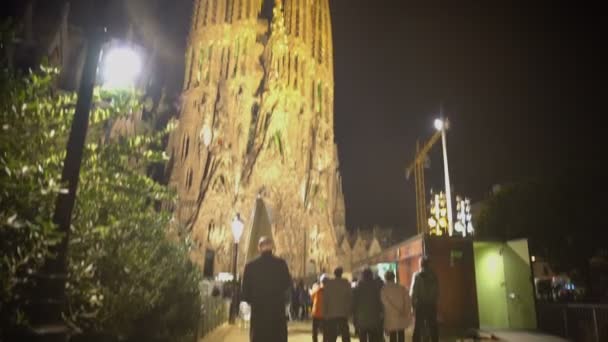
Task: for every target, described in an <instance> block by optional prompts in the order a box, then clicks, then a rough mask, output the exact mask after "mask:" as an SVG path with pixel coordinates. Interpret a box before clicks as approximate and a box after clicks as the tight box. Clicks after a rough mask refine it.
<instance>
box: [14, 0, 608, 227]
mask: <svg viewBox="0 0 608 342" xmlns="http://www.w3.org/2000/svg"><path fill="white" fill-rule="evenodd" d="M13 2H14V1H13ZM89 2H90V0H80V1H75V6H74V8H75V11H74V13H76V14H79V13H82V12H83V10H82V8H85V7H87V6H86V4H87V3H89ZM114 2H115V4H116V5H115V6H114V8H113V9H112V11H111V14H112V17H114V21H115V22H122V23H123V25H122V26H124V22H127V21H131V22H133V23H134V25H135V26H136V28H138V27H144V26H145V27H147V28H148V29H147V30H144V31H150V29H151V30H152V31H154V32H156V33H155V35H160V36H161V37H162V38H161V40H162V42H163V49H162V50H163V53H164V56H165V57H164V58H166V59H167V60H170V61H173V62H174V63H175V64H177V67H176V68H175V70H178V71H177V72H171V74H172V75H173V74H175V75H176V76H175V78H176V79H177V80H176V81H175V84H180V81H179V79H180V78H181V77H182V75H181V74H180V73H179V71H180V70H182V68H183V67H182V66H181V63H183V61H182V59H183V57H182V56H183V48H184V46H185V44H184V43H185V34H186V32H187V28H188V21H189V17H190V13H189V11H190V3H191V2H190V1H189V0H155V1H142V0H131V1H127V2H126V3H127V4H128V5H124V4H123V2H122V1H116V0H115V1H114ZM330 2H331V8H332V19H333V34H334V55H335V61H334V62H335V83H336V84H335V86H336V87H335V96H336V99H335V123H336V127H335V131H336V141H337V143H338V148H339V155H340V162H341V172H342V175H343V185H344V192H345V196H346V207H347V226H348V227H349V228H356V227H365V226H371V225H373V224H381V225H385V226H397V227H399V228H400V230H401V232H402V234H403V235H409V234H411V233H413V232H414V231H415V226H414V225H415V199H414V187H413V180H410V181H406V179H405V177H404V168H405V166H406V164H407V163H408V162H409V161H410V160H411V159H412V158H413V154H414V148H415V141H416V139H422V140H426V139H428V138H429V137H430V136H431V135H432V134H433V126H432V124H433V119H434V118H435V117H436V116H437V113H438V111H439V108H440V105H441V104H442V105H443V109H444V114H445V115H447V116H448V117H449V118H450V119H451V123H452V127H451V130H450V131H449V133H448V151H449V159H450V171H451V179H452V183H453V187H454V191H455V192H456V193H458V194H464V195H467V196H470V197H472V199H473V200H474V201H476V200H480V199H483V198H484V197H485V196H486V194H487V193H488V191H489V190H490V188H491V186H492V185H493V184H498V183H505V182H511V181H517V180H524V179H529V178H538V177H540V178H542V177H552V176H553V175H557V174H567V175H572V182H576V181H577V179H580V178H579V177H580V176H583V177H584V178H585V179H586V180H587V181H590V182H591V183H593V182H594V181H597V183H599V182H600V178H599V175H600V174H602V173H603V172H601V168H600V167H601V165H600V164H599V163H600V160H601V161H603V160H604V159H605V157H604V154H605V153H603V152H601V149H600V146H601V143H600V139H601V138H602V136H601V134H602V132H601V130H602V127H603V125H604V124H603V123H600V122H599V120H600V119H603V117H604V116H605V115H604V110H603V104H604V102H605V101H604V97H606V95H607V94H606V90H607V87H606V85H605V83H604V78H605V76H606V73H605V71H606V68H605V65H604V64H605V61H606V60H607V59H606V55H605V54H603V53H601V52H600V51H601V47H602V45H605V41H606V39H605V36H602V35H601V32H602V31H603V30H602V29H603V26H605V25H604V24H603V23H604V22H605V18H602V17H601V16H600V15H601V13H604V12H602V11H600V10H599V8H591V7H580V6H579V7H573V6H572V5H569V6H567V5H560V4H557V2H546V5H545V4H542V3H541V2H534V3H535V5H534V6H530V5H526V6H519V5H516V4H515V3H516V2H513V1H491V2H489V1H485V2H482V1H476V2H475V1H468V0H467V1H453V0H452V1H449V0H446V1H432V2H428V1H427V2H424V4H425V6H420V5H419V4H417V3H414V2H412V1H404V0H401V1H381V0H376V1H369V0H330ZM151 3H156V5H154V6H157V7H153V8H151V7H152V6H151V5H150V4H151ZM526 3H529V2H526ZM142 4H148V5H143V6H142ZM135 14H137V15H135ZM75 20H77V18H76V19H75ZM119 26H120V25H119ZM167 70H170V69H167ZM440 153H441V149H440V146H439V145H437V146H436V147H435V149H434V150H433V153H432V154H431V169H429V170H428V171H427V174H426V178H427V187H428V188H430V187H433V188H434V189H440V188H443V178H442V172H443V166H442V160H441V154H440ZM598 171H599V172H598Z"/></svg>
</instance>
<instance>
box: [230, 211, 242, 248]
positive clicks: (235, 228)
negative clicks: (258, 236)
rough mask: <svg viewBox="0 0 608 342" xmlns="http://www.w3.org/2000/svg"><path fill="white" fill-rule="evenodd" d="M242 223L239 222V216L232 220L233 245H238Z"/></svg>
mask: <svg viewBox="0 0 608 342" xmlns="http://www.w3.org/2000/svg"><path fill="white" fill-rule="evenodd" d="M243 227H244V224H243V221H241V216H240V215H239V214H236V216H235V217H234V220H232V237H233V238H234V243H239V241H240V240H241V236H243Z"/></svg>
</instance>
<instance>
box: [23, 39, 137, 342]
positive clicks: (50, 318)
mask: <svg viewBox="0 0 608 342" xmlns="http://www.w3.org/2000/svg"><path fill="white" fill-rule="evenodd" d="M104 36H105V33H104V30H101V29H99V30H96V31H94V33H93V34H92V39H91V40H90V41H89V42H88V43H87V50H86V59H85V63H84V67H83V71H82V77H81V80H80V86H79V89H78V99H77V102H76V109H75V113H74V119H73V121H72V126H71V128H70V135H69V138H68V142H67V146H66V156H65V160H64V163H63V171H62V174H61V181H62V183H63V184H66V185H67V191H66V192H62V193H59V195H58V196H57V200H56V204H55V212H54V215H53V222H54V223H55V224H56V225H57V229H58V231H59V232H61V233H62V234H63V235H62V238H61V241H60V242H59V243H58V244H57V245H55V246H54V247H53V250H52V251H53V252H54V253H55V254H56V257H55V258H51V259H49V260H47V262H46V264H45V266H44V268H43V270H42V272H41V273H40V274H38V275H35V276H37V277H39V278H41V281H40V288H41V291H40V294H41V297H42V298H43V299H42V300H41V302H40V304H39V306H40V310H37V311H38V312H39V313H38V315H39V316H37V315H35V316H34V319H33V320H34V322H33V324H32V325H33V330H34V333H35V334H36V335H39V336H42V339H43V340H45V341H55V340H56V339H57V338H58V339H59V340H62V339H65V336H67V330H66V329H63V328H59V327H63V326H64V324H63V323H62V322H63V318H62V312H63V306H64V303H65V285H66V281H67V272H68V269H67V255H68V245H69V238H70V225H71V223H72V211H73V209H74V204H75V201H76V191H77V189H78V178H79V175H80V166H81V164H82V155H83V151H84V146H85V141H86V136H87V130H88V126H89V115H90V112H91V107H92V101H93V88H94V87H95V83H96V76H97V69H98V66H99V61H100V56H101V55H102V46H103V44H104V41H105V37H104ZM124 49H127V48H126V47H125V48H124ZM123 51H127V50H123ZM103 55H104V58H102V60H103V63H102V64H103V65H102V68H103V70H104V72H103V76H104V77H103V78H104V83H105V84H109V83H114V86H113V87H114V88H118V87H121V86H123V85H125V84H126V83H128V82H134V79H135V77H136V76H137V75H138V73H139V71H140V68H135V65H133V64H131V65H129V66H128V67H129V68H130V69H131V70H130V72H125V63H131V62H133V61H134V60H135V59H138V58H139V57H138V56H137V54H136V53H135V52H132V54H131V57H130V58H125V54H124V53H122V54H121V53H118V54H116V53H114V51H113V50H110V51H109V52H108V53H107V54H103ZM134 56H135V57H134ZM136 63H137V62H136ZM118 78H121V81H120V82H115V81H117V79H118Z"/></svg>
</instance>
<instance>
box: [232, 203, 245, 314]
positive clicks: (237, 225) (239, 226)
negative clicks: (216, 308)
mask: <svg viewBox="0 0 608 342" xmlns="http://www.w3.org/2000/svg"><path fill="white" fill-rule="evenodd" d="M231 226H232V237H233V238H234V248H233V253H232V254H233V259H232V275H233V277H234V278H233V285H234V286H233V289H232V303H231V305H230V324H234V321H235V319H236V311H237V304H238V303H237V302H238V280H237V270H236V265H237V261H238V255H239V241H240V240H241V236H243V229H244V224H243V221H242V220H241V216H240V215H239V214H238V213H237V214H236V216H235V217H234V219H233V220H232V224H231Z"/></svg>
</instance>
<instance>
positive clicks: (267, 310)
mask: <svg viewBox="0 0 608 342" xmlns="http://www.w3.org/2000/svg"><path fill="white" fill-rule="evenodd" d="M272 249H273V242H272V239H270V238H269V237H262V238H260V240H259V242H258V250H259V251H260V256H259V257H257V258H255V259H254V260H252V261H251V262H249V263H248V264H247V265H245V271H244V272H243V286H242V298H243V301H245V302H247V303H248V304H249V305H250V306H251V325H250V329H249V338H250V341H251V342H287V320H286V317H285V302H286V294H287V292H288V290H289V287H290V285H291V276H290V274H289V269H288V267H287V263H286V262H285V260H283V259H281V258H277V257H275V256H274V255H273V254H272Z"/></svg>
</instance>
